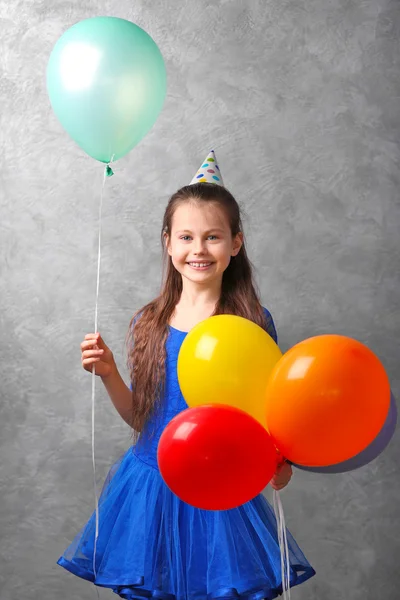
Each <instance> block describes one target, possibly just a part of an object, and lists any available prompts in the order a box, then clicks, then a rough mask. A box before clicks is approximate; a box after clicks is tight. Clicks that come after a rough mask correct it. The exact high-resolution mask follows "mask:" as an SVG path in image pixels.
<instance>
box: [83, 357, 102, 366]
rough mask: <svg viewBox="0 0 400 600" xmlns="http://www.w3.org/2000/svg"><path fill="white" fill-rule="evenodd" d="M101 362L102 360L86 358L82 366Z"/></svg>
mask: <svg viewBox="0 0 400 600" xmlns="http://www.w3.org/2000/svg"><path fill="white" fill-rule="evenodd" d="M100 360H101V359H100V358H84V359H83V360H82V364H83V365H92V364H93V363H97V362H99V361H100Z"/></svg>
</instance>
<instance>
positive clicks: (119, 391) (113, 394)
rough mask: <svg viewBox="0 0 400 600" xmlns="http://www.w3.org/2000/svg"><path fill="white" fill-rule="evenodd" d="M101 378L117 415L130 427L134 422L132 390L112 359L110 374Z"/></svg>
mask: <svg viewBox="0 0 400 600" xmlns="http://www.w3.org/2000/svg"><path fill="white" fill-rule="evenodd" d="M101 380H102V382H103V384H104V387H105V388H106V390H107V393H108V395H109V396H110V399H111V402H112V403H113V404H114V406H115V409H116V410H117V412H118V413H119V415H120V416H121V417H122V418H123V420H124V421H125V423H127V424H128V425H129V426H130V427H134V423H133V422H132V419H133V414H132V412H133V411H132V405H133V402H132V391H131V390H130V389H129V388H128V386H127V385H126V384H125V382H124V380H123V379H122V377H121V375H120V374H119V371H118V368H117V365H116V364H115V362H114V361H113V365H112V367H111V372H110V374H109V375H107V376H105V377H104V376H103V377H102V378H101ZM134 428H135V427H134ZM135 429H136V428H135Z"/></svg>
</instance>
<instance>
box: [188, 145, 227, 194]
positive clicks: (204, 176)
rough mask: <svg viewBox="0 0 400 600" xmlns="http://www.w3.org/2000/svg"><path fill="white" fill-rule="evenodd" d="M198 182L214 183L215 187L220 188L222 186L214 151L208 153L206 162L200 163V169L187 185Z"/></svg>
mask: <svg viewBox="0 0 400 600" xmlns="http://www.w3.org/2000/svg"><path fill="white" fill-rule="evenodd" d="M200 182H201V183H204V182H207V183H215V184H216V185H222V186H223V185H224V182H223V181H222V175H221V171H220V170H219V166H218V163H217V159H216V156H215V152H214V150H211V151H210V153H209V155H208V156H207V158H206V160H205V161H204V162H203V163H202V165H201V167H200V169H199V170H198V171H197V173H196V175H195V176H194V177H193V179H192V181H191V182H190V183H189V185H193V184H194V183H200Z"/></svg>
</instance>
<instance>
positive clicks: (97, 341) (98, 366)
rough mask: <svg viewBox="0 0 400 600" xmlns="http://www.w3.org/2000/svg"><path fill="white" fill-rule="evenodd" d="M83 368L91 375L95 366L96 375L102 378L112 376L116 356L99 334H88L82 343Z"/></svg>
mask: <svg viewBox="0 0 400 600" xmlns="http://www.w3.org/2000/svg"><path fill="white" fill-rule="evenodd" d="M81 351H82V367H83V368H84V369H85V371H89V373H91V372H92V370H93V365H95V373H96V375H99V376H100V377H108V376H109V375H111V373H112V371H113V368H114V367H115V362H114V356H113V353H112V352H111V350H110V348H109V347H108V346H107V345H106V344H105V343H104V341H103V338H102V337H101V335H100V334H99V333H88V334H86V335H85V339H84V340H83V342H82V343H81Z"/></svg>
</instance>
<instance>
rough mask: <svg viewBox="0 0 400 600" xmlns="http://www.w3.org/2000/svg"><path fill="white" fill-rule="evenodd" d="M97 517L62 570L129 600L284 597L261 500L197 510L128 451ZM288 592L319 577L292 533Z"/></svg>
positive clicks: (270, 521) (270, 518)
mask: <svg viewBox="0 0 400 600" xmlns="http://www.w3.org/2000/svg"><path fill="white" fill-rule="evenodd" d="M94 539H95V513H93V515H92V516H91V518H90V519H89V521H88V523H87V524H86V526H85V527H84V528H83V529H82V531H81V532H80V533H79V534H78V535H77V536H76V538H75V540H74V541H73V542H72V544H71V545H70V546H69V547H68V548H67V550H66V551H65V552H64V554H63V555H62V556H61V558H60V559H59V560H58V564H59V565H61V566H62V567H64V568H65V569H67V570H68V571H70V572H71V573H73V574H75V575H77V576H78V577H82V578H84V579H87V580H89V581H92V582H93V583H94V584H96V585H98V586H102V587H108V588H111V589H112V590H113V591H114V592H115V593H116V594H118V595H119V596H120V597H122V598H127V599H129V600H133V599H142V598H160V599H161V600H192V599H193V600H194V599H199V600H200V599H201V600H203V599H207V600H214V599H215V600H216V599H219V600H220V599H230V598H246V599H249V600H260V599H261V598H265V599H267V600H270V599H272V598H276V597H277V596H278V595H279V594H280V593H281V592H282V578H281V564H280V551H279V545H278V539H277V526H276V520H275V516H274V513H273V511H272V509H271V507H270V505H269V504H268V502H267V501H266V500H265V498H264V497H263V496H258V497H257V498H255V499H254V500H252V501H251V502H248V503H247V504H244V505H243V506H240V507H239V508H235V509H232V510H228V511H221V512H212V511H204V510H200V509H196V508H193V507H191V506H189V505H187V504H185V503H184V502H182V501H181V500H179V499H178V498H177V497H176V496H175V495H174V494H173V493H172V492H171V491H170V490H169V489H168V488H167V486H166V485H165V483H164V482H163V480H162V478H161V475H160V473H159V471H158V470H157V469H156V468H154V466H151V465H149V464H147V463H146V462H143V460H142V459H141V458H139V457H138V456H136V455H135V453H134V449H133V448H130V449H129V450H128V451H127V452H126V453H125V455H124V456H123V457H122V458H121V459H120V460H119V461H118V462H117V463H116V464H115V465H113V467H112V468H111V470H110V472H109V474H108V476H107V478H106V481H105V483H104V486H103V490H102V493H101V496H100V499H99V535H98V539H97V545H96V558H95V573H96V574H94V570H93V550H94ZM288 543H289V555H290V584H291V586H295V585H298V584H300V583H302V582H304V581H306V580H307V579H309V578H310V577H312V576H313V575H314V574H315V572H314V569H313V568H312V567H311V566H310V564H309V563H308V561H307V560H306V558H305V557H304V555H303V553H302V552H301V550H300V549H299V547H298V546H297V544H296V542H295V540H294V539H293V537H292V536H291V535H290V533H289V532H288Z"/></svg>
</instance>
